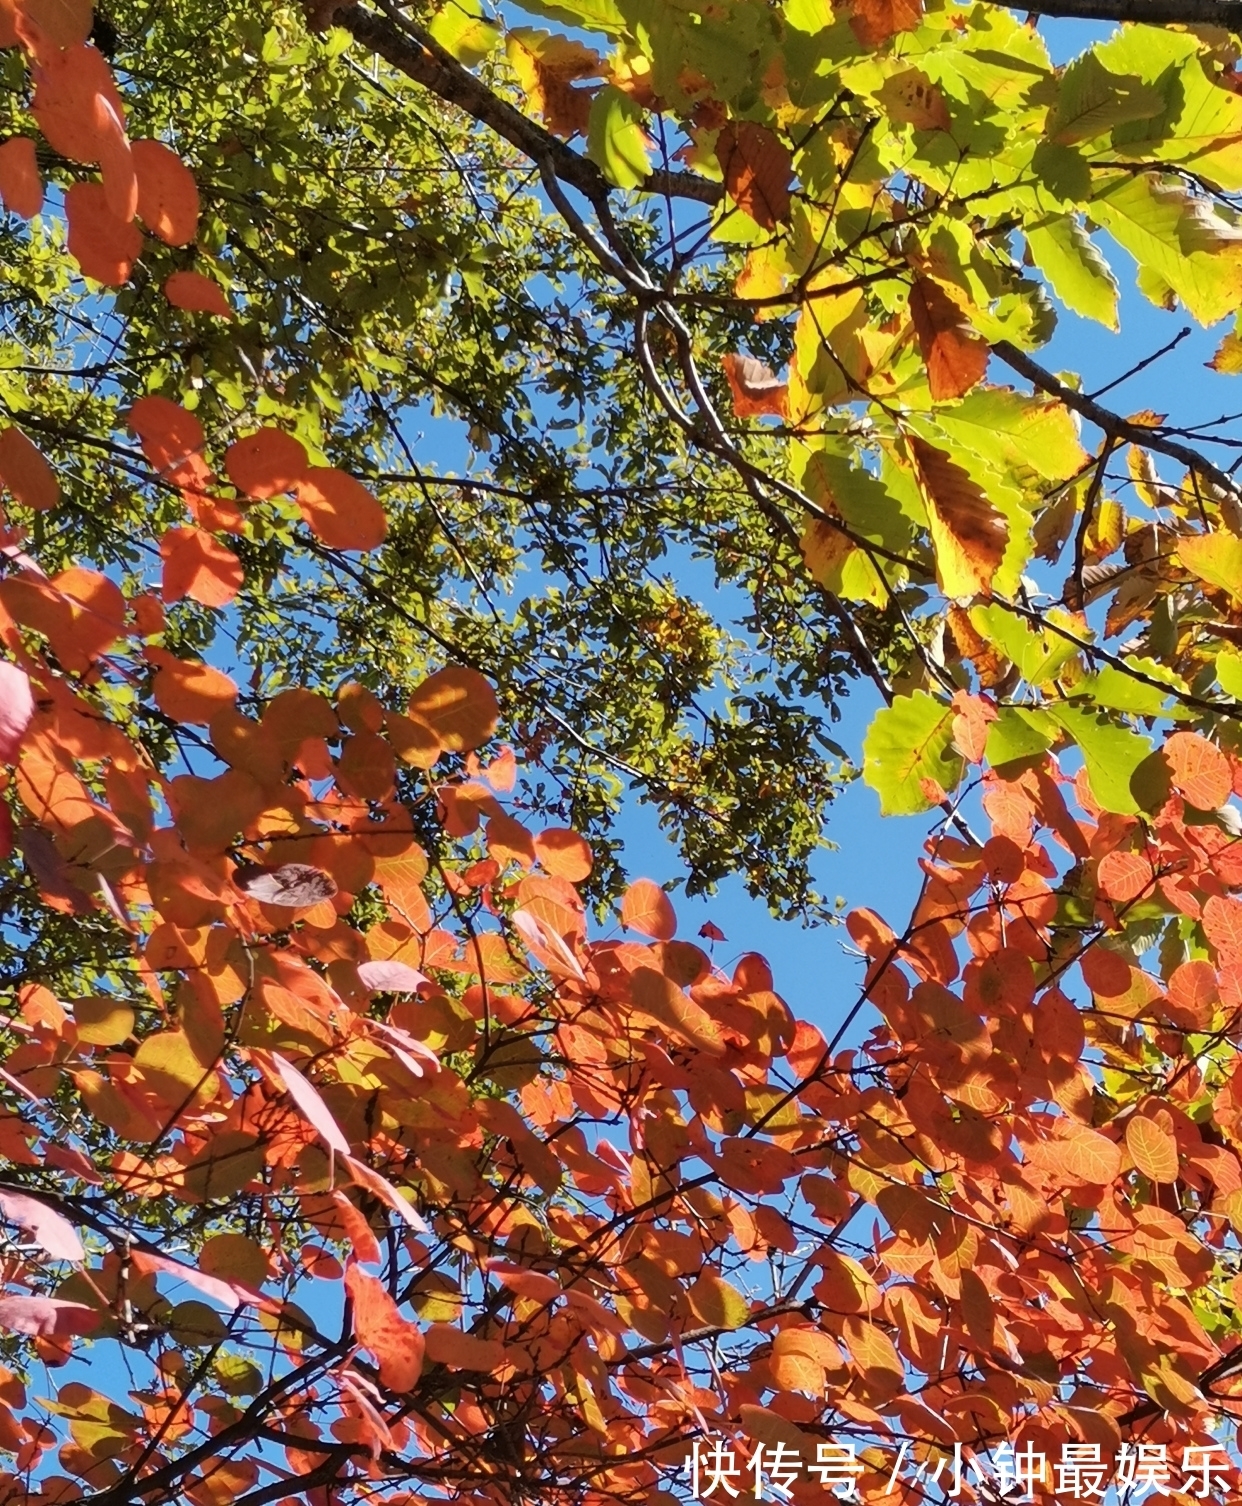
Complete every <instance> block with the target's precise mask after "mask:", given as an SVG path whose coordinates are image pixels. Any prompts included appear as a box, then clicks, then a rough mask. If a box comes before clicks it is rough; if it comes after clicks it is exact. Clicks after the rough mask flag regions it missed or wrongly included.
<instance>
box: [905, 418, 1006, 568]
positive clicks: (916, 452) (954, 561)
mask: <svg viewBox="0 0 1242 1506" xmlns="http://www.w3.org/2000/svg"><path fill="white" fill-rule="evenodd" d="M906 442H907V444H908V445H909V449H910V455H911V458H912V460H913V461H914V472H915V475H916V477H917V478H918V481H919V485H920V488H921V490H922V492H923V496H924V499H925V500H926V503H927V519H928V526H929V527H930V529H931V536H932V544H933V545H934V546H935V550H936V577H937V579H938V580H939V582H940V589H941V590H942V591H943V592H944V594H945V595H946V596H952V597H963V596H976V595H981V596H987V595H989V594H990V592H991V585H992V577H993V576H994V575H995V574H996V569H997V566H998V565H999V564H1000V562H1001V560H1002V559H1003V558H1004V554H1005V545H1006V544H1007V543H1008V542H1009V524H1008V523H1007V522H1006V520H1005V516H1004V514H1003V513H1001V512H999V511H997V509H996V508H995V507H993V506H992V504H991V503H990V502H989V501H988V499H987V498H986V497H985V496H984V495H983V493H982V492H981V491H980V490H979V488H978V486H976V485H975V483H974V481H972V480H971V478H970V477H969V476H968V475H967V474H966V472H965V471H964V470H963V469H962V468H961V466H960V465H957V464H956V463H955V462H954V461H952V460H950V459H949V457H948V456H947V455H946V454H945V453H944V451H943V450H938V449H936V447H935V446H934V445H930V444H927V443H926V441H924V440H922V439H920V438H919V437H918V436H917V435H914V434H911V435H908V436H907V440H906Z"/></svg>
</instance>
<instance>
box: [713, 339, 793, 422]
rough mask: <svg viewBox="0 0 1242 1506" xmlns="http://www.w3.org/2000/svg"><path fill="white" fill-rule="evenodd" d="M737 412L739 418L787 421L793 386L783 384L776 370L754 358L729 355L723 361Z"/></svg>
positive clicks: (734, 408)
mask: <svg viewBox="0 0 1242 1506" xmlns="http://www.w3.org/2000/svg"><path fill="white" fill-rule="evenodd" d="M720 364H721V365H722V366H723V367H724V373H725V378H726V380H727V381H728V383H729V391H730V392H732V394H733V412H734V414H735V415H736V417H738V418H764V417H773V418H787V417H788V415H789V383H788V382H782V381H780V380H779V379H778V378H777V376H776V374H775V373H774V372H773V371H772V369H771V368H770V367H768V366H765V365H764V364H763V362H762V361H757V360H756V359H755V358H754V356H739V355H733V354H729V355H727V356H724V357H723V358H722V359H721V363H720Z"/></svg>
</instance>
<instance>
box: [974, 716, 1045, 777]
mask: <svg viewBox="0 0 1242 1506" xmlns="http://www.w3.org/2000/svg"><path fill="white" fill-rule="evenodd" d="M1056 736H1057V727H1056V724H1055V723H1054V722H1053V720H1052V718H1051V717H1050V716H1049V715H1048V713H1047V712H1046V711H1040V710H1037V709H1035V708H1029V709H1028V708H1027V707H1024V706H1002V707H1001V708H1000V712H999V713H998V715H997V718H996V720H995V721H994V722H993V723H992V725H991V726H990V727H989V728H988V742H987V749H986V752H987V760H988V762H989V763H990V764H991V765H992V766H993V768H996V767H999V766H1000V765H1002V764H1007V763H1014V762H1015V761H1016V760H1017V759H1020V758H1035V757H1038V756H1040V755H1041V754H1044V753H1046V752H1047V751H1048V749H1049V748H1050V747H1051V746H1052V744H1053V743H1054V742H1055V741H1056Z"/></svg>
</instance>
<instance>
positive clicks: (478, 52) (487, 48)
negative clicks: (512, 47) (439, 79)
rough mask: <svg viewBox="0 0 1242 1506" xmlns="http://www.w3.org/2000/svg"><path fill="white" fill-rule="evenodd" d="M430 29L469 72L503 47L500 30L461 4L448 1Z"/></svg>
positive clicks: (451, 0) (455, 1)
mask: <svg viewBox="0 0 1242 1506" xmlns="http://www.w3.org/2000/svg"><path fill="white" fill-rule="evenodd" d="M428 29H429V31H430V32H431V35H432V37H433V38H434V39H435V40H436V41H437V42H439V44H440V46H441V47H443V48H444V50H445V52H450V53H452V55H453V56H454V57H455V58H456V59H457V61H458V62H459V63H464V64H465V65H466V67H467V68H473V67H474V66H475V64H476V63H481V62H482V61H483V59H484V58H485V57H489V56H490V55H491V53H493V52H494V51H495V50H496V48H497V47H498V46H499V45H500V32H499V30H498V29H497V28H496V27H495V26H493V25H492V23H491V22H490V21H488V20H487V19H486V18H485V17H483V16H481V15H479V14H477V13H476V12H475V11H473V10H471V9H469V8H468V7H467V6H464V5H458V4H457V0H448V4H447V5H446V6H445V7H444V8H443V9H442V10H441V11H439V12H438V13H437V14H436V16H435V18H434V20H433V21H432V23H431V26H430V27H429V28H428Z"/></svg>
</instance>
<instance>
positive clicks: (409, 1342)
mask: <svg viewBox="0 0 1242 1506" xmlns="http://www.w3.org/2000/svg"><path fill="white" fill-rule="evenodd" d="M345 1290H346V1291H347V1292H348V1293H349V1296H350V1298H351V1299H352V1301H353V1304H354V1333H355V1334H356V1335H357V1337H358V1342H359V1344H361V1345H362V1347H363V1348H364V1349H369V1350H370V1351H371V1353H372V1354H373V1355H374V1356H375V1359H376V1362H377V1364H378V1365H379V1376H380V1383H381V1384H382V1385H384V1386H386V1387H387V1388H388V1389H389V1390H390V1391H399V1392H406V1391H412V1390H413V1389H414V1387H415V1386H416V1385H417V1384H418V1378H419V1376H420V1375H421V1374H422V1373H423V1335H422V1330H421V1329H420V1328H419V1327H418V1325H417V1324H416V1323H411V1322H410V1321H409V1319H408V1318H403V1317H402V1316H401V1313H400V1311H399V1310H398V1308H397V1304H396V1303H395V1302H394V1301H393V1299H392V1297H391V1296H390V1295H389V1293H388V1289H387V1287H385V1286H384V1285H383V1283H382V1282H379V1281H377V1280H376V1279H375V1277H374V1276H368V1275H367V1273H366V1272H365V1271H363V1270H360V1269H359V1268H358V1266H356V1265H351V1266H350V1267H349V1269H348V1270H347V1271H346V1272H345Z"/></svg>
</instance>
